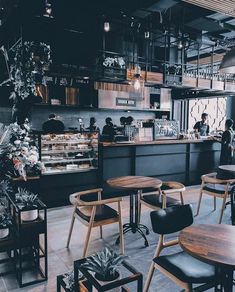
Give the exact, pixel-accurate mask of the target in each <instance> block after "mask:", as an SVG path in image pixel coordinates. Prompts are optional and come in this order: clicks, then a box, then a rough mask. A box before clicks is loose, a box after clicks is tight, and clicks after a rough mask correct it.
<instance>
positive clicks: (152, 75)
mask: <svg viewBox="0 0 235 292" xmlns="http://www.w3.org/2000/svg"><path fill="white" fill-rule="evenodd" d="M146 82H148V83H154V84H163V74H162V73H158V72H149V71H147V77H146Z"/></svg>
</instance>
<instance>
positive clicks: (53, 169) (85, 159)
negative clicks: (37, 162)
mask: <svg viewBox="0 0 235 292" xmlns="http://www.w3.org/2000/svg"><path fill="white" fill-rule="evenodd" d="M98 143H99V132H65V133H63V134H45V135H43V134H42V135H41V161H42V163H43V164H44V166H45V171H44V173H43V174H58V173H68V172H79V171H89V170H92V169H97V168H98Z"/></svg>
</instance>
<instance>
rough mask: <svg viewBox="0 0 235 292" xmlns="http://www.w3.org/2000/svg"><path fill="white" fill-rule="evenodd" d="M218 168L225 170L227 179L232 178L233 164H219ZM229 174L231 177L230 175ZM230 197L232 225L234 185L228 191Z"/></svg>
mask: <svg viewBox="0 0 235 292" xmlns="http://www.w3.org/2000/svg"><path fill="white" fill-rule="evenodd" d="M219 169H220V170H222V171H223V172H225V174H226V177H227V178H228V179H229V178H231V179H234V176H235V165H234V164H233V165H220V166H219ZM230 175H231V177H230ZM230 199H231V221H232V225H235V185H234V186H233V187H232V189H231V191H230Z"/></svg>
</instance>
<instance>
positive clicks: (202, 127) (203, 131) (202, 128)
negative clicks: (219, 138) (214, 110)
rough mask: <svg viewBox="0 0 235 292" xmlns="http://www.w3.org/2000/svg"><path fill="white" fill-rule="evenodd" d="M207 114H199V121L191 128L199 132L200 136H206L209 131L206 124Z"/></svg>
mask: <svg viewBox="0 0 235 292" xmlns="http://www.w3.org/2000/svg"><path fill="white" fill-rule="evenodd" d="M207 118H208V114H207V113H203V114H202V116H201V121H198V122H196V124H195V125H194V127H193V129H194V130H195V132H196V133H199V134H200V136H208V135H209V133H210V127H209V125H208V124H207Z"/></svg>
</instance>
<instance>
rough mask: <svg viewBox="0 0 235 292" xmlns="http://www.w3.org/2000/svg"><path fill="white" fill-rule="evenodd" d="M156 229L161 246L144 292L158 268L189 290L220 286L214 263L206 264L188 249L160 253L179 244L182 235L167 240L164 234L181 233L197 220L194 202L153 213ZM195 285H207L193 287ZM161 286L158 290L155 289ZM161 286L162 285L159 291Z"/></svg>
mask: <svg viewBox="0 0 235 292" xmlns="http://www.w3.org/2000/svg"><path fill="white" fill-rule="evenodd" d="M150 216H151V222H152V227H153V231H154V232H155V233H157V234H159V235H160V237H159V240H158V245H157V248H156V251H155V255H154V258H153V261H152V263H151V266H150V269H149V272H148V276H147V280H146V282H145V286H144V292H147V291H148V290H149V286H150V283H151V280H152V277H153V273H154V271H155V270H156V269H157V270H159V271H160V272H162V273H163V274H164V275H165V276H167V277H169V278H170V279H171V280H172V281H174V282H175V283H176V284H177V285H179V286H180V287H182V288H183V289H185V290H184V291H186V292H191V291H205V290H207V289H209V288H211V287H213V286H216V284H217V281H216V276H217V273H216V268H215V266H213V265H210V264H207V263H204V262H202V261H200V260H198V259H196V258H194V257H192V256H190V255H189V254H188V253H186V252H184V251H180V252H176V253H174V254H172V253H171V254H170V255H163V256H160V253H161V251H162V250H163V249H165V248H167V247H171V246H174V245H177V244H178V243H179V240H178V238H176V239H174V240H171V241H165V240H164V236H165V235H166V234H171V233H174V232H178V231H180V230H182V229H183V228H185V227H187V226H190V225H191V224H192V223H193V213H192V208H191V206H190V205H182V206H181V205H179V206H172V207H169V208H166V209H161V210H158V211H152V212H151V213H150ZM193 284H203V285H200V287H196V288H194V289H193ZM155 290H156V291H157V290H158V289H157V288H156V289H154V291H155ZM160 290H161V289H160V288H159V291H160Z"/></svg>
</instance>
